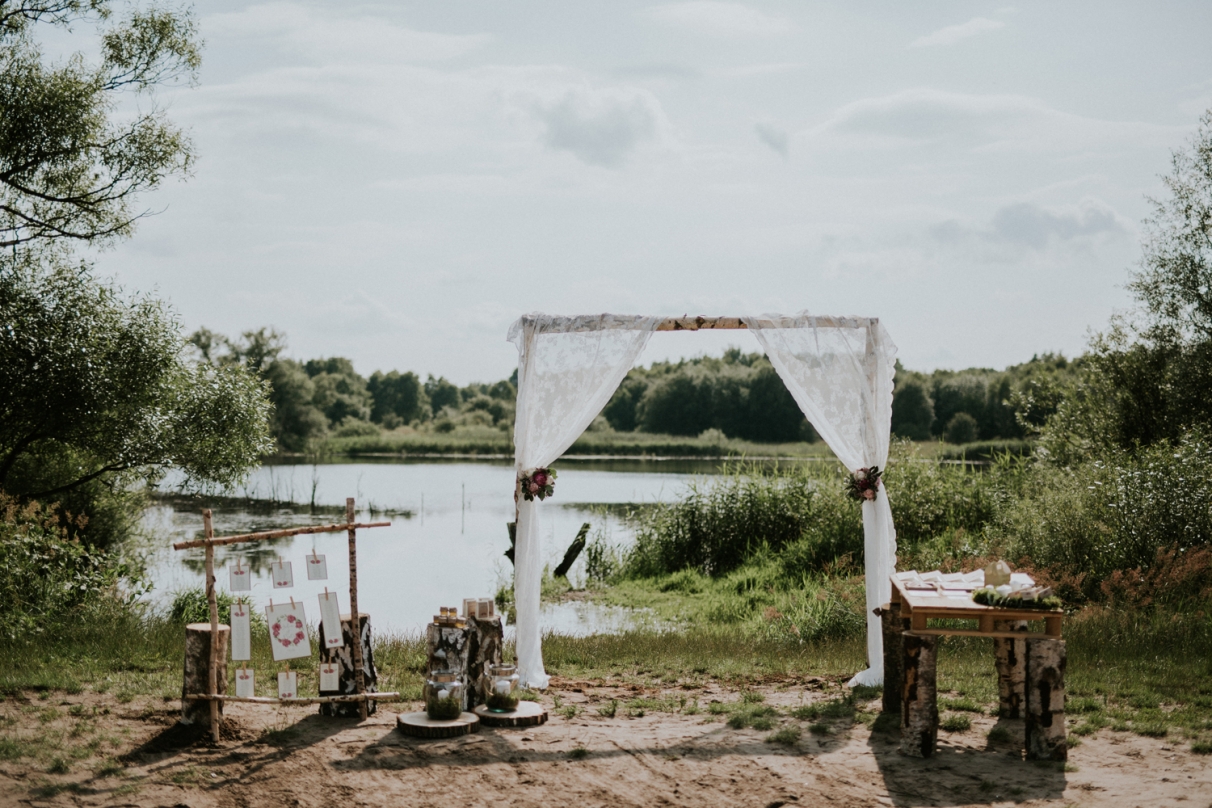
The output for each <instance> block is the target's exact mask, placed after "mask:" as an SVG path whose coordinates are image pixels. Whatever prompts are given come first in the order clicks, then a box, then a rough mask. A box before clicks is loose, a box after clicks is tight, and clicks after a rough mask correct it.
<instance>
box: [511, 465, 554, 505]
mask: <svg viewBox="0 0 1212 808" xmlns="http://www.w3.org/2000/svg"><path fill="white" fill-rule="evenodd" d="M555 478H556V472H555V469H545V468H537V469H531V470H530V471H528V472H525V473H523V474H522V477H521V479H519V480H518V483H519V484H520V485H521V486H522V496H523V497H525V498H526V500H527V501H528V502H529V501H530V500H533V499H535V498H536V497H537V498H539V499H547V498H548V497H549V496H551V495H552V494H554V493H555Z"/></svg>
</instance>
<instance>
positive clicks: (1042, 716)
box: [1026, 640, 1069, 760]
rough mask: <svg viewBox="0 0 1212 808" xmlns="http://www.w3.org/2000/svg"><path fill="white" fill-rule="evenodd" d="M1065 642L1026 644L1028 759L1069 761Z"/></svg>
mask: <svg viewBox="0 0 1212 808" xmlns="http://www.w3.org/2000/svg"><path fill="white" fill-rule="evenodd" d="M1065 662H1066V652H1065V641H1064V640H1028V641H1027V687H1026V691H1027V720H1026V736H1027V759H1028V760H1068V758H1069V745H1068V744H1067V743H1066V739H1065Z"/></svg>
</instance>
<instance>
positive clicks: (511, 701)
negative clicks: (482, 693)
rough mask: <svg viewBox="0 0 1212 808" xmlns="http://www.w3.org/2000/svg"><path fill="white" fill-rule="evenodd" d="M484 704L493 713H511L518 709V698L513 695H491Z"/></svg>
mask: <svg viewBox="0 0 1212 808" xmlns="http://www.w3.org/2000/svg"><path fill="white" fill-rule="evenodd" d="M484 703H485V704H486V705H487V706H488V709H490V710H492V711H493V712H494V713H512V712H513V711H514V710H516V709H518V697H517V696H516V695H514V694H513V693H510V694H509V695H501V694H500V693H493V694H492V695H490V696H489V697H488V698H487V699H485V701H484Z"/></svg>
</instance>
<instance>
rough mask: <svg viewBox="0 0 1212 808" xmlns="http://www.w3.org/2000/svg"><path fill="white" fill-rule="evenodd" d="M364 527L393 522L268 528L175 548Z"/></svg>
mask: <svg viewBox="0 0 1212 808" xmlns="http://www.w3.org/2000/svg"><path fill="white" fill-rule="evenodd" d="M364 527H391V522H344V523H342V524H339V525H315V526H313V527H292V528H287V529H284V530H266V531H264V532H262V533H240V534H238V535H235V536H219V537H216V538H206V539H192V540H190V541H179V542H176V543H175V544H173V549H174V550H189V549H191V548H193V547H207V546H210V547H214V546H216V545H220V544H241V543H243V542H249V541H265V540H266V539H282V538H285V537H287V536H305V535H307V534H309V533H341V532H344V531H348V530H361V529H362V528H364Z"/></svg>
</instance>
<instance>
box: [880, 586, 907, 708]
mask: <svg viewBox="0 0 1212 808" xmlns="http://www.w3.org/2000/svg"><path fill="white" fill-rule="evenodd" d="M880 625H881V627H882V628H883V634H884V700H883V709H884V712H886V713H899V712H900V711H901V688H902V686H903V682H902V676H903V675H904V668H903V667H902V663H903V662H904V656H905V648H904V639H903V636H904V633H905V632H906V631H908V630H909V620H907V619H905V618H902V617H901V604H899V603H885V604H884V605H883V606H881V607H880Z"/></svg>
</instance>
